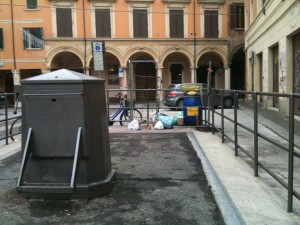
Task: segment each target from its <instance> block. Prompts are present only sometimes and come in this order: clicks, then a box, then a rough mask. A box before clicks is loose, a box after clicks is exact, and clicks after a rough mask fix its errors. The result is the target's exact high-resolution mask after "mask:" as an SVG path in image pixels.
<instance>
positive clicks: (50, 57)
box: [46, 46, 84, 68]
mask: <svg viewBox="0 0 300 225" xmlns="http://www.w3.org/2000/svg"><path fill="white" fill-rule="evenodd" d="M63 52H69V53H73V54H74V55H76V56H77V57H78V58H79V59H80V61H81V63H82V65H84V63H83V58H84V57H83V52H82V51H80V50H79V48H75V47H73V46H67V47H66V46H56V47H55V48H53V49H51V50H50V51H49V53H47V58H46V68H51V63H52V61H53V59H54V58H55V56H57V55H58V54H60V53H63Z"/></svg>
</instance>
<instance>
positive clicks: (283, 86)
mask: <svg viewBox="0 0 300 225" xmlns="http://www.w3.org/2000/svg"><path fill="white" fill-rule="evenodd" d="M245 18H246V19H245V50H246V54H247V56H246V84H247V90H251V91H262V92H278V93H300V1H299V0H284V1H279V0H266V1H263V0H250V1H248V0H247V1H245ZM259 100H260V101H261V103H262V105H264V106H266V107H275V108H278V110H279V111H280V112H282V113H287V112H288V108H289V107H288V99H287V98H282V97H277V96H274V97H267V96H264V97H261V98H260V99H259ZM295 113H296V114H298V115H300V99H297V100H296V101H295Z"/></svg>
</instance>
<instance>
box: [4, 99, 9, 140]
mask: <svg viewBox="0 0 300 225" xmlns="http://www.w3.org/2000/svg"><path fill="white" fill-rule="evenodd" d="M4 97H5V101H4V104H5V106H4V107H5V144H6V145H8V111H7V103H8V101H7V94H6V93H5V96H4Z"/></svg>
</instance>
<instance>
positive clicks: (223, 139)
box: [221, 90, 225, 143]
mask: <svg viewBox="0 0 300 225" xmlns="http://www.w3.org/2000/svg"><path fill="white" fill-rule="evenodd" d="M223 104H224V100H223V90H221V128H222V143H224V142H225V131H224V129H225V127H224V105H223Z"/></svg>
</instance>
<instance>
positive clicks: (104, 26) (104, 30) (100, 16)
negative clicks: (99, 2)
mask: <svg viewBox="0 0 300 225" xmlns="http://www.w3.org/2000/svg"><path fill="white" fill-rule="evenodd" d="M95 17H96V36H97V37H111V24H110V10H109V9H96V10H95Z"/></svg>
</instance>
